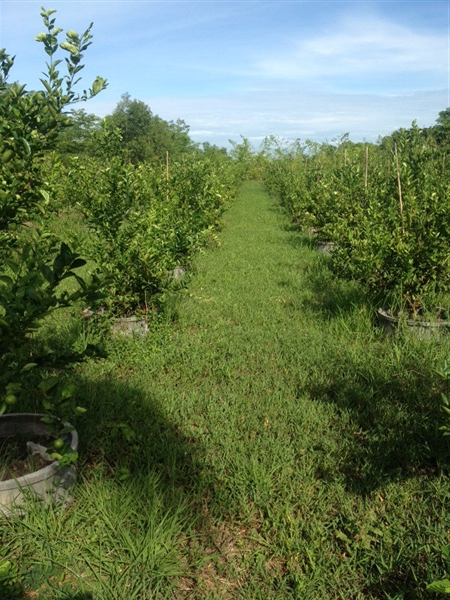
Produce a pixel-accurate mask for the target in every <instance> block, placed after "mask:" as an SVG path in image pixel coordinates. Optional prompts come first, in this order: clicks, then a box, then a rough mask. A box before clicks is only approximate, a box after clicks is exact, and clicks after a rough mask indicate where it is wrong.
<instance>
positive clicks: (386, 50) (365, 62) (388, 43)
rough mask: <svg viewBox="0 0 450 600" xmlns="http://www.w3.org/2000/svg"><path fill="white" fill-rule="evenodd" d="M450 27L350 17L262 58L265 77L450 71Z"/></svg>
mask: <svg viewBox="0 0 450 600" xmlns="http://www.w3.org/2000/svg"><path fill="white" fill-rule="evenodd" d="M447 44H448V39H447V32H444V31H443V32H442V34H440V35H439V34H437V33H436V31H434V32H433V33H424V32H419V31H413V30H411V29H409V28H408V27H406V26H404V25H401V24H398V23H393V22H390V21H388V20H386V19H381V18H380V17H374V16H372V17H371V16H367V15H365V16H360V15H357V16H353V17H348V16H347V17H345V18H343V19H342V20H341V22H340V23H338V24H337V25H336V27H335V28H333V31H324V32H323V33H321V34H320V35H316V36H310V37H308V36H306V37H305V38H304V39H302V40H296V39H291V40H290V41H289V42H288V44H287V46H286V47H285V48H284V49H283V51H282V52H279V53H278V54H275V55H274V56H273V55H272V56H270V57H269V56H265V57H264V58H261V59H260V60H259V61H258V63H257V68H258V69H259V73H260V75H261V77H267V78H275V79H299V78H309V79H313V80H315V81H319V80H320V79H322V78H324V77H325V78H327V77H340V76H341V77H343V78H344V79H345V81H348V79H354V80H357V79H358V78H361V77H362V78H363V79H364V81H366V80H367V78H369V77H372V76H374V75H380V74H381V75H383V76H384V77H385V76H387V75H390V74H398V75H400V76H403V75H405V74H408V75H411V74H414V73H427V75H428V77H438V78H439V77H442V76H443V75H444V74H445V76H446V74H447V67H448V64H447V63H448V58H447Z"/></svg>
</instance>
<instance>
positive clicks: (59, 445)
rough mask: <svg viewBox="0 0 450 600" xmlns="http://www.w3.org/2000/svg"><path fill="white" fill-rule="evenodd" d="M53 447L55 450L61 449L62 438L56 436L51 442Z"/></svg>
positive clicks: (62, 444) (62, 445)
mask: <svg viewBox="0 0 450 600" xmlns="http://www.w3.org/2000/svg"><path fill="white" fill-rule="evenodd" d="M53 447H54V448H55V450H61V448H63V447H64V440H62V439H61V438H58V439H57V440H55V441H54V442H53Z"/></svg>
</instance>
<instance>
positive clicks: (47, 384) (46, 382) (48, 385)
mask: <svg viewBox="0 0 450 600" xmlns="http://www.w3.org/2000/svg"><path fill="white" fill-rule="evenodd" d="M58 383H59V377H58V376H57V375H52V376H51V377H47V378H46V379H43V380H42V381H41V383H40V384H39V386H38V387H39V389H40V390H42V391H43V392H45V393H47V392H49V391H50V390H51V389H53V388H54V387H55V386H57V385H58Z"/></svg>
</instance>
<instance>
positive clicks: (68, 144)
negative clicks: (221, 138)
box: [57, 93, 227, 164]
mask: <svg viewBox="0 0 450 600" xmlns="http://www.w3.org/2000/svg"><path fill="white" fill-rule="evenodd" d="M67 117H68V121H67V126H66V127H65V128H64V130H63V131H62V132H61V133H60V135H59V138H58V144H57V149H58V152H59V153H61V154H63V155H80V156H81V155H83V156H85V155H88V156H99V155H101V154H102V153H103V150H104V146H105V136H107V135H108V133H110V132H116V134H117V137H118V139H119V140H120V143H119V146H120V151H121V152H122V153H124V155H126V158H127V160H128V161H129V162H131V163H133V164H139V163H155V162H161V161H165V160H166V157H167V155H169V156H170V159H171V160H175V161H177V160H180V159H181V158H182V157H183V156H187V155H189V154H193V153H197V154H198V153H202V154H207V155H211V154H223V155H226V154H227V150H226V148H220V147H218V146H216V145H213V144H209V143H208V142H205V143H204V144H197V143H195V142H194V141H193V140H192V139H191V138H190V136H189V125H187V124H186V123H185V121H183V120H182V119H177V120H176V121H166V120H164V119H162V118H161V117H160V116H158V115H156V114H154V113H153V112H152V110H151V108H150V107H149V106H148V105H147V104H145V102H143V101H142V100H136V99H132V98H131V96H130V94H128V93H126V94H124V95H123V96H122V98H121V100H120V101H119V102H118V104H117V106H116V108H115V109H114V111H113V112H112V113H111V114H110V115H107V116H106V117H105V118H104V119H101V118H100V117H97V116H96V115H94V114H90V113H87V112H86V111H85V110H84V109H76V110H72V111H70V112H69V113H68V115H67Z"/></svg>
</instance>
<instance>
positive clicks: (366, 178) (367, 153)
mask: <svg viewBox="0 0 450 600" xmlns="http://www.w3.org/2000/svg"><path fill="white" fill-rule="evenodd" d="M368 174H369V146H366V171H365V174H364V189H365V190H366V192H367V180H368Z"/></svg>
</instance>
